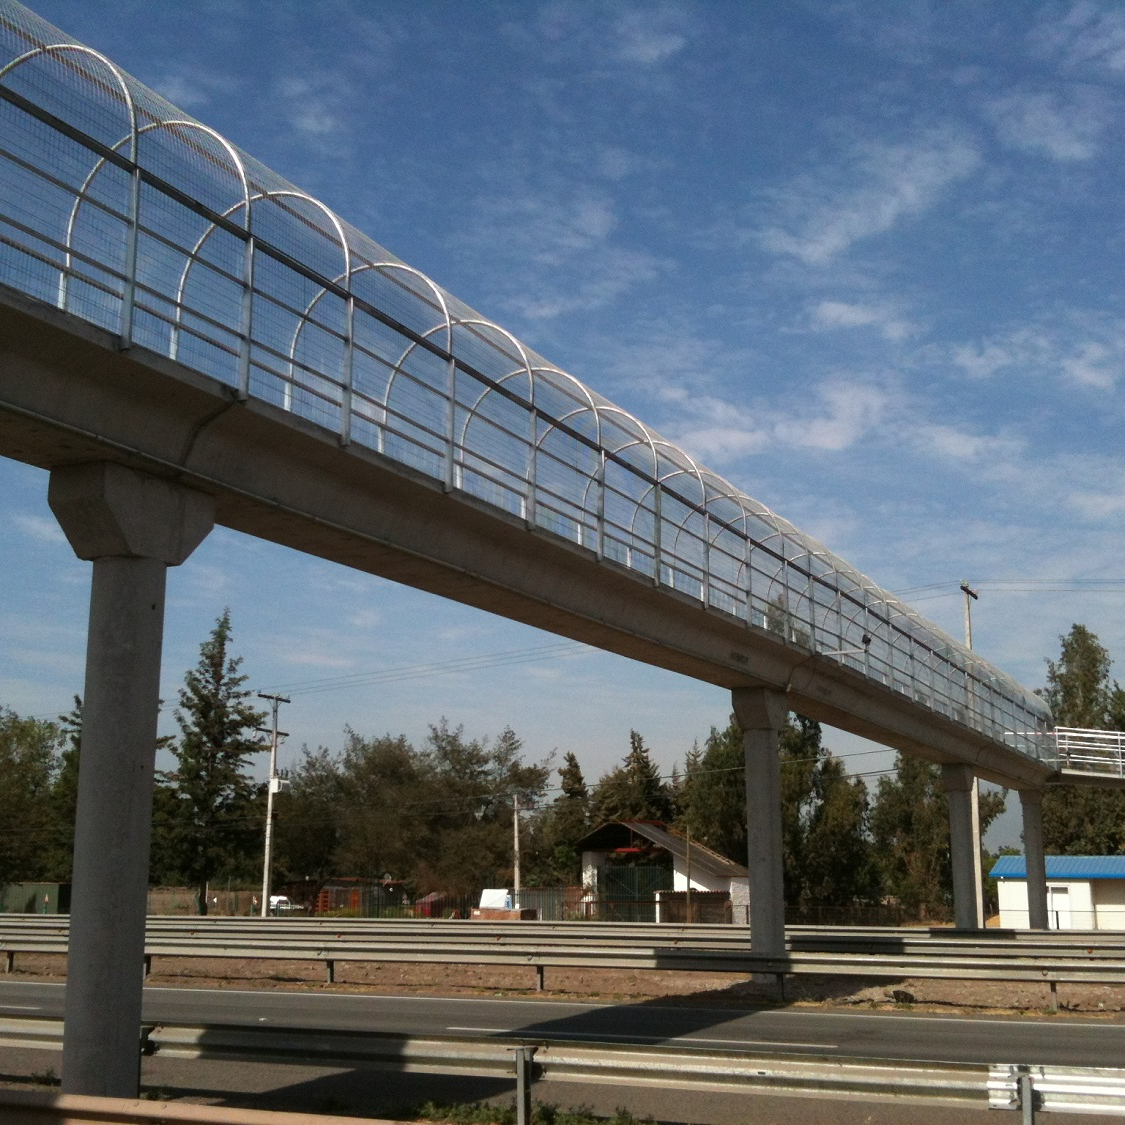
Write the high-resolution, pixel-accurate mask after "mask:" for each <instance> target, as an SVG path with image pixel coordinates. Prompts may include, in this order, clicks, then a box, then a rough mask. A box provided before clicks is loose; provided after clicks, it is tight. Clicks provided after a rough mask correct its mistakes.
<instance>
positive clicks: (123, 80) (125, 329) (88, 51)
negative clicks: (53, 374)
mask: <svg viewBox="0 0 1125 1125" xmlns="http://www.w3.org/2000/svg"><path fill="white" fill-rule="evenodd" d="M64 51H65V52H73V53H75V54H81V55H86V56H87V57H89V58H92V59H97V60H98V62H100V63H101V64H102V65H103V66H104V67H105V68H106V70H108V71H109V73H110V74H112V75H113V77H114V79H115V80H116V82H117V85H118V86H119V87H120V88H121V93H122V100H123V102H124V104H125V108H126V110H127V112H128V117H129V132H128V133H127V134H126V135H125V136H124V137H122V139H121V140H120V141H118V142H117V144H116V145H114V146H112V149H113V151H116V149H117V148H118V147H120V146H121V145H123V144H124V143H125V142H126V141H128V142H129V149H130V151H129V160H130V162H131V163H133V164H135V163H136V161H137V144H138V130H137V103H136V99H135V98H134V97H133V90H132V87H131V86H130V81H131V78H130V76H129V75H128V74H126V72H125V71H123V70H122V69H121V68H120V67H119V66H118V65H117V64H116V63H115V62H113V61H112V60H111V59H108V58H106V56H105V55H103V54H102V53H101V52H100V51H95V50H94V49H93V48H92V47H86V46H84V45H83V44H81V43H49V44H45V45H43V46H41V47H34V48H32V50H30V51H26V52H24V53H23V54H22V55H20V56H18V57H17V58H14V59H12V60H11V62H9V63H6V64H5V65H4V66H2V67H0V82H3V80H4V79H5V78H7V77H8V75H9V74H13V73H14V72H15V71H16V69H17V68H18V67H20V66H22V65H24V64H25V63H28V62H31V61H32V60H34V59H37V58H45V57H47V56H51V55H55V54H59V53H62V52H64ZM104 163H105V157H104V156H103V157H100V158H99V159H98V160H96V161H95V165H94V167H93V168H92V169H91V171H90V172H89V173H87V176H86V179H85V180H84V181H83V183H82V190H81V192H80V194H79V195H78V196H77V197H76V198H75V201H74V206H73V208H71V213H70V219H69V220H68V221H67V227H66V243H65V247H66V248H65V250H64V255H65V256H64V259H63V262H64V265H63V270H62V271H61V273H60V276H59V295H58V307H59V308H60V309H64V310H65V309H66V307H67V303H68V300H69V295H70V286H69V284H68V281H69V278H70V272H71V270H72V269H73V267H74V258H73V253H72V249H71V247H72V242H73V238H74V224H75V221H76V219H77V215H78V208H79V206H80V204H81V203H82V202H83V201H84V199H85V196H86V192H87V190H88V189H89V185H90V183H91V182H92V180H93V177H94V176H95V175H96V174H97V172H98V171H99V170H100V169H101V167H102V166H103V165H104ZM133 179H134V183H133V190H132V193H131V200H130V209H131V212H132V213H131V215H130V216H129V231H130V234H129V239H128V241H127V243H126V250H125V277H124V278H123V284H124V285H125V286H126V308H123V310H122V332H121V335H122V338H123V339H124V340H125V341H128V340H129V339H130V338H131V334H132V333H131V327H132V326H131V316H127V315H126V313H127V311H128V305H129V297H128V293H129V285H130V281H129V275H130V274H131V273H132V272H134V271H133V270H131V269H130V266H131V265H132V266H135V263H136V252H137V246H136V239H137V233H136V228H137V211H138V204H139V186H140V185H139V184H138V183H137V182H136V178H135V177H133Z"/></svg>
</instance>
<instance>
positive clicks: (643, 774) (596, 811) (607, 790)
mask: <svg viewBox="0 0 1125 1125" xmlns="http://www.w3.org/2000/svg"><path fill="white" fill-rule="evenodd" d="M590 804H591V820H592V822H593V823H594V824H595V825H597V824H605V823H606V822H608V821H611V820H659V821H664V822H666V823H670V822H671V821H672V819H673V816H674V815H675V808H674V806H673V801H672V791H671V789H670V787H669V786H667V785H665V783H664V782H663V781H662V780H661V777H660V770H659V768H658V767H657V765H656V763H655V762H654V761H653V760H652V758H651V757H650V756H649V752H648V747H647V746H646V745H645V740H644V739H643V738H642V737H641V735H640V734H638V733H637V732H636V731H635V730H631V731H630V732H629V753H628V754H626V755H625V760H624V762H623V763H622V765H620V766H618V768H617V769H615V770H613V771H611V772H610V773H607V774H606V775H605V776H604V777H603V778H602V779H601V780H600V781H599V782H598V785H597V788H596V789H595V790H594V793H593V796H592V797H591V800H590Z"/></svg>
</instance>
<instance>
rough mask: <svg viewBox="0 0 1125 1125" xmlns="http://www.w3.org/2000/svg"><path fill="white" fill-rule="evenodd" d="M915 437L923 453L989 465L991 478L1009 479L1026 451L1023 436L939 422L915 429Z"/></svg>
mask: <svg viewBox="0 0 1125 1125" xmlns="http://www.w3.org/2000/svg"><path fill="white" fill-rule="evenodd" d="M913 436H914V438H915V440H916V442H917V444H918V446H919V447H920V449H921V450H922V452H925V453H930V454H933V455H936V456H938V457H941V458H944V459H946V460H950V461H961V462H969V461H972V462H976V463H978V464H979V463H981V462H985V463H987V466H988V468H989V475H991V476H996V475H999V476H1006V475H1007V473H1008V467H1010V466H1011V465H1012V464H1013V462H1014V461H1015V460H1016V459H1017V458H1018V457H1019V456H1020V454H1021V453H1022V452H1023V451H1024V449H1025V448H1026V442H1025V441H1024V439H1023V438H1021V437H1017V436H1013V435H1010V434H987V433H976V432H972V431H969V430H966V429H959V428H958V427H956V426H948V425H942V424H938V423H923V424H921V425H918V426H915V427H914V429H913Z"/></svg>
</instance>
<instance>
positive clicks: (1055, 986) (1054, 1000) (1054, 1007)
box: [1050, 980, 1059, 1012]
mask: <svg viewBox="0 0 1125 1125" xmlns="http://www.w3.org/2000/svg"><path fill="white" fill-rule="evenodd" d="M1050 984H1051V1011H1052V1012H1057V1011H1058V1010H1059V982H1058V981H1057V980H1053V981H1051V982H1050Z"/></svg>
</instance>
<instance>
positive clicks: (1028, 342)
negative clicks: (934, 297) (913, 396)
mask: <svg viewBox="0 0 1125 1125" xmlns="http://www.w3.org/2000/svg"><path fill="white" fill-rule="evenodd" d="M950 358H951V360H952V363H953V365H954V366H955V367H957V368H959V369H960V370H962V371H963V372H965V374H967V375H969V376H972V377H973V378H977V379H987V378H991V377H993V376H995V375H997V374H999V373H1001V372H1015V371H1018V372H1019V374H1020V376H1021V378H1023V379H1028V378H1036V379H1041V380H1043V379H1047V380H1054V381H1057V382H1060V383H1062V384H1064V385H1065V384H1071V385H1073V386H1079V387H1084V388H1087V389H1089V390H1094V391H1112V390H1114V389H1115V388H1116V386H1117V384H1118V383H1119V382H1120V381H1121V380H1122V378H1123V377H1125V320H1120V319H1116V318H1105V317H1097V316H1093V315H1090V314H1089V313H1084V312H1082V311H1081V310H1071V311H1069V312H1067V313H1066V314H1065V315H1063V316H1061V317H1060V316H1057V315H1055V316H1052V317H1051V318H1049V319H1044V320H1043V321H1042V322H1041V323H1038V324H1035V325H1028V326H1024V327H1021V328H1015V329H1012V330H1011V331H1009V332H1006V333H1000V334H998V335H997V336H995V337H993V338H991V339H988V340H984V341H980V342H977V343H972V344H957V345H954V346H953V347H952V348H951V350H950Z"/></svg>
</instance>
